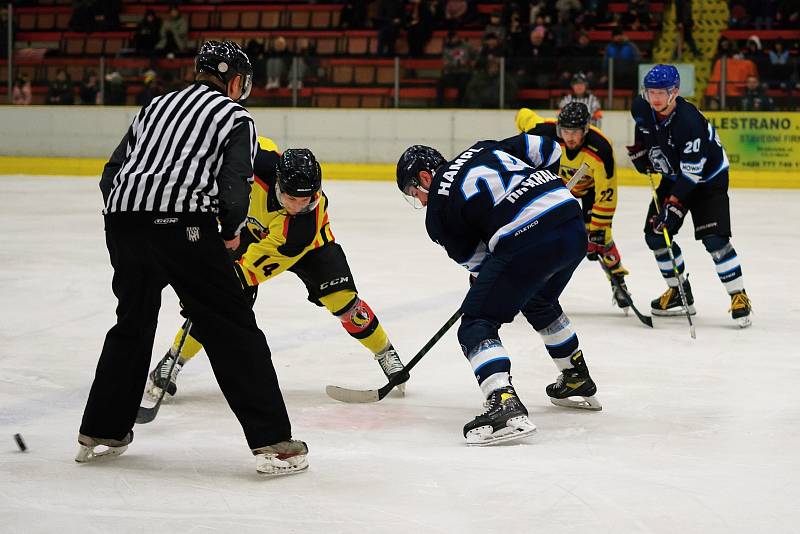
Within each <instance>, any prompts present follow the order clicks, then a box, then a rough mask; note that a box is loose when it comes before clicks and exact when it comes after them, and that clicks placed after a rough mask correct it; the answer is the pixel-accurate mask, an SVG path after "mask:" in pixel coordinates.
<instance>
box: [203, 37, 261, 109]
mask: <svg viewBox="0 0 800 534" xmlns="http://www.w3.org/2000/svg"><path fill="white" fill-rule="evenodd" d="M194 71H195V72H196V73H198V74H199V73H201V72H205V73H207V74H211V75H212V76H214V77H215V78H217V79H218V80H219V81H221V82H222V83H223V84H225V87H227V86H228V82H230V81H231V80H232V79H233V78H234V77H235V76H241V77H242V96H241V97H239V100H245V99H246V98H247V97H248V96H250V89H252V87H253V65H252V64H251V63H250V59H249V58H248V57H247V54H245V52H244V50H242V47H241V46H239V45H238V44H236V43H235V42H233V41H206V42H205V43H203V46H202V47H200V52H198V53H197V57H195V58H194Z"/></svg>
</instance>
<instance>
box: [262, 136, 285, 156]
mask: <svg viewBox="0 0 800 534" xmlns="http://www.w3.org/2000/svg"><path fill="white" fill-rule="evenodd" d="M258 146H259V147H261V149H262V150H266V151H267V152H280V151H279V150H278V145H277V144H276V143H275V141H273V140H272V139H270V138H269V137H264V136H261V135H259V136H258Z"/></svg>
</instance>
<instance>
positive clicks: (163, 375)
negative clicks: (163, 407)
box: [145, 351, 184, 399]
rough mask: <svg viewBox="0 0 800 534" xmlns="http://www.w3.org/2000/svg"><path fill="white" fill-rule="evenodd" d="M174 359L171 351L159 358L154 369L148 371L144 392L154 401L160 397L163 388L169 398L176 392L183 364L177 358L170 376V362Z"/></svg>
mask: <svg viewBox="0 0 800 534" xmlns="http://www.w3.org/2000/svg"><path fill="white" fill-rule="evenodd" d="M174 358H175V356H174V355H173V354H172V351H168V352H167V353H166V354H165V355H164V357H163V358H161V361H160V362H158V364H156V366H155V368H154V369H153V370H152V371H150V375H149V376H148V381H147V388H146V389H145V391H147V394H148V395H150V396H151V397H153V398H154V399H158V398H159V397H161V390H162V389H164V388H165V387H166V388H167V393H168V394H169V395H170V396H173V395H175V393H177V392H178V384H177V381H178V373H180V372H181V368H182V367H183V364H184V362H182V361H181V359H180V358H178V361H177V362H176V363H175V367H173V368H172V374H170V372H169V369H170V367H172V360H173V359H174Z"/></svg>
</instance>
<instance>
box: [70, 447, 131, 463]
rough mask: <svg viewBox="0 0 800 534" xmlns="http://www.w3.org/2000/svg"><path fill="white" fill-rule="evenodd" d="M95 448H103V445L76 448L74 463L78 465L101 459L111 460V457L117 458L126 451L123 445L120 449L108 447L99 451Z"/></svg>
mask: <svg viewBox="0 0 800 534" xmlns="http://www.w3.org/2000/svg"><path fill="white" fill-rule="evenodd" d="M97 447H105V445H95V446H94V447H90V446H88V445H80V446H79V448H78V454H77V455H76V456H75V461H76V462H78V463H79V464H83V463H87V462H92V461H95V460H99V459H101V458H111V457H113V456H119V455H120V454H122V453H123V452H125V451H126V450H127V449H128V446H127V445H123V446H121V447H108V448H106V449H104V450H99V451H98V450H96V449H97Z"/></svg>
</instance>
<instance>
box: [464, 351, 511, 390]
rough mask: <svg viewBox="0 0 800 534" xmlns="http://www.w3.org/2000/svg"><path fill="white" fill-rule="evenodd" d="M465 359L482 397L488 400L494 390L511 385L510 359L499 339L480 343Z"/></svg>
mask: <svg viewBox="0 0 800 534" xmlns="http://www.w3.org/2000/svg"><path fill="white" fill-rule="evenodd" d="M467 359H468V360H469V364H470V365H471V366H472V371H473V372H474V373H475V379H476V380H477V381H478V385H479V386H480V387H481V391H482V392H483V396H484V397H486V398H489V396H490V395H491V393H492V392H493V391H494V390H496V389H500V388H503V387H508V386H510V385H511V381H510V378H511V377H510V373H511V358H509V357H508V352H507V351H506V349H505V347H503V344H502V343H500V340H499V339H486V340H483V341H481V342H480V343H479V344H478V346H477V347H475V348H474V349H472V350H471V351H470V353H469V354H467Z"/></svg>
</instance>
